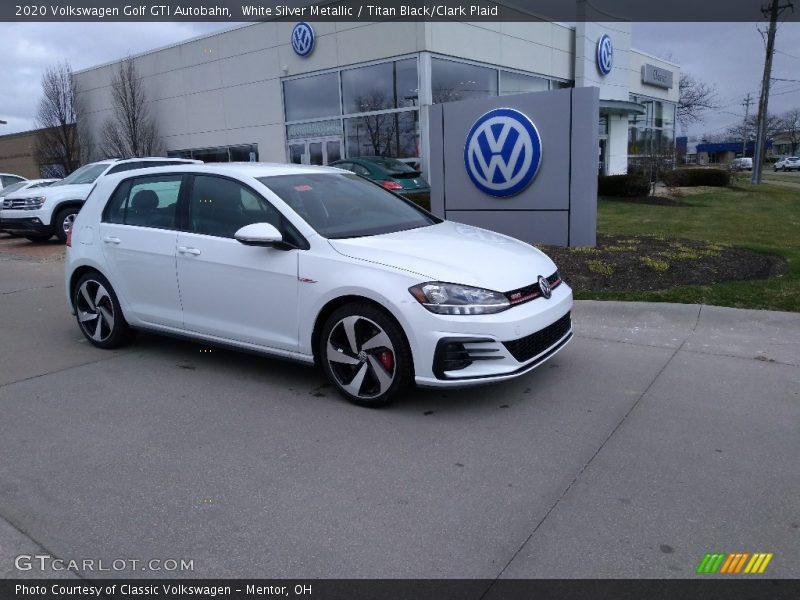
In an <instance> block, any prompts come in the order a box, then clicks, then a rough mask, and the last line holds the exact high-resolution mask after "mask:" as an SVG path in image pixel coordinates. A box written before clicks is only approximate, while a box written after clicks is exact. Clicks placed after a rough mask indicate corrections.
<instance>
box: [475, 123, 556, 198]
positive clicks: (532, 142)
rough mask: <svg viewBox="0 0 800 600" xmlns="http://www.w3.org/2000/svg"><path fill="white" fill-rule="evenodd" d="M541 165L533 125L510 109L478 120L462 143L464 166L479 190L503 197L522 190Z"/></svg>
mask: <svg viewBox="0 0 800 600" xmlns="http://www.w3.org/2000/svg"><path fill="white" fill-rule="evenodd" d="M541 162H542V140H541V138H540V137H539V132H538V131H537V130H536V126H535V125H534V124H533V122H532V121H531V120H530V119H529V118H528V117H527V116H526V115H524V114H522V113H521V112H519V111H517V110H514V109H512V108H497V109H495V110H492V111H489V112H488V113H486V114H485V115H483V116H482V117H480V118H479V119H478V120H477V121H475V124H474V125H473V126H472V129H470V131H469V134H468V135H467V141H466V143H465V144H464V165H465V166H466V169H467V174H468V175H469V178H470V179H471V180H472V183H474V184H475V187H477V188H478V189H479V190H481V191H482V192H484V193H485V194H489V195H490V196H495V197H498V198H505V197H507V196H513V195H515V194H519V193H520V192H521V191H522V190H524V189H525V188H526V187H527V186H528V185H529V184H530V182H531V181H533V178H534V177H536V173H537V171H538V170H539V165H540V164H541Z"/></svg>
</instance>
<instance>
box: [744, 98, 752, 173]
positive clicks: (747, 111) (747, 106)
mask: <svg viewBox="0 0 800 600" xmlns="http://www.w3.org/2000/svg"><path fill="white" fill-rule="evenodd" d="M752 103H753V101H752V99H751V98H750V92H747V98H745V99H744V102H742V106H744V133H743V135H742V137H743V138H744V139H743V140H742V158H744V157H745V156H747V118H748V117H749V116H750V105H751V104H752Z"/></svg>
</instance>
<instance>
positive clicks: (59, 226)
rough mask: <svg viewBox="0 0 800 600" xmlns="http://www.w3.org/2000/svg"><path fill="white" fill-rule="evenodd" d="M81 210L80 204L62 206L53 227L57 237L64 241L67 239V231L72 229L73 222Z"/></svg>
mask: <svg viewBox="0 0 800 600" xmlns="http://www.w3.org/2000/svg"><path fill="white" fill-rule="evenodd" d="M78 211H80V207H79V206H70V207H68V208H62V209H61V210H60V211H58V212H57V213H56V218H55V219H54V220H53V227H54V228H55V230H56V237H57V238H58V239H59V240H60V241H61V242H62V243H64V242H66V241H67V233H69V230H70V229H72V224H73V223H74V222H75V215H77V214H78Z"/></svg>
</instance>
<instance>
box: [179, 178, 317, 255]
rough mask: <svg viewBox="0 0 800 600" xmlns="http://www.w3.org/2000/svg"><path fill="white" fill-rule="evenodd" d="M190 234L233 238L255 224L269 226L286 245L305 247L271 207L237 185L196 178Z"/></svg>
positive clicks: (298, 236)
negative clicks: (280, 235) (278, 233)
mask: <svg viewBox="0 0 800 600" xmlns="http://www.w3.org/2000/svg"><path fill="white" fill-rule="evenodd" d="M189 219H190V223H191V231H192V232H193V233H199V234H203V235H213V236H217V237H226V238H232V237H233V236H234V234H235V233H236V232H237V231H238V230H239V229H241V228H242V227H244V226H245V225H251V224H253V223H269V224H270V225H273V226H274V227H275V228H276V229H277V230H278V231H280V232H281V234H282V235H283V239H284V241H285V242H287V243H289V244H291V245H293V246H295V247H298V248H300V247H303V246H304V241H303V240H302V236H301V235H300V233H299V232H297V230H296V229H295V228H294V227H293V226H292V225H291V224H290V223H288V222H287V221H286V219H284V217H283V215H282V214H281V213H280V212H279V211H278V210H277V209H276V208H275V207H274V206H272V204H270V203H269V202H267V200H265V199H264V198H262V197H261V196H260V195H259V194H257V193H255V192H254V191H253V190H251V189H250V188H249V187H247V186H245V185H242V184H241V183H239V182H237V181H233V180H231V179H225V178H224V177H215V176H213V175H196V176H195V177H194V183H193V185H192V194H191V198H190V200H189Z"/></svg>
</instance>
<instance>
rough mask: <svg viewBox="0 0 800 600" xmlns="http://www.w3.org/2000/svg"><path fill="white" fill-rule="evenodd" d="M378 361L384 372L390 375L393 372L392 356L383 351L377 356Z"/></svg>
mask: <svg viewBox="0 0 800 600" xmlns="http://www.w3.org/2000/svg"><path fill="white" fill-rule="evenodd" d="M378 360H380V361H381V364H383V366H384V367H386V370H387V371H389V373H391V372H392V371H393V370H394V355H393V354H392V353H391V352H389V351H388V350H384V351H383V352H380V353H379V354H378Z"/></svg>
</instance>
